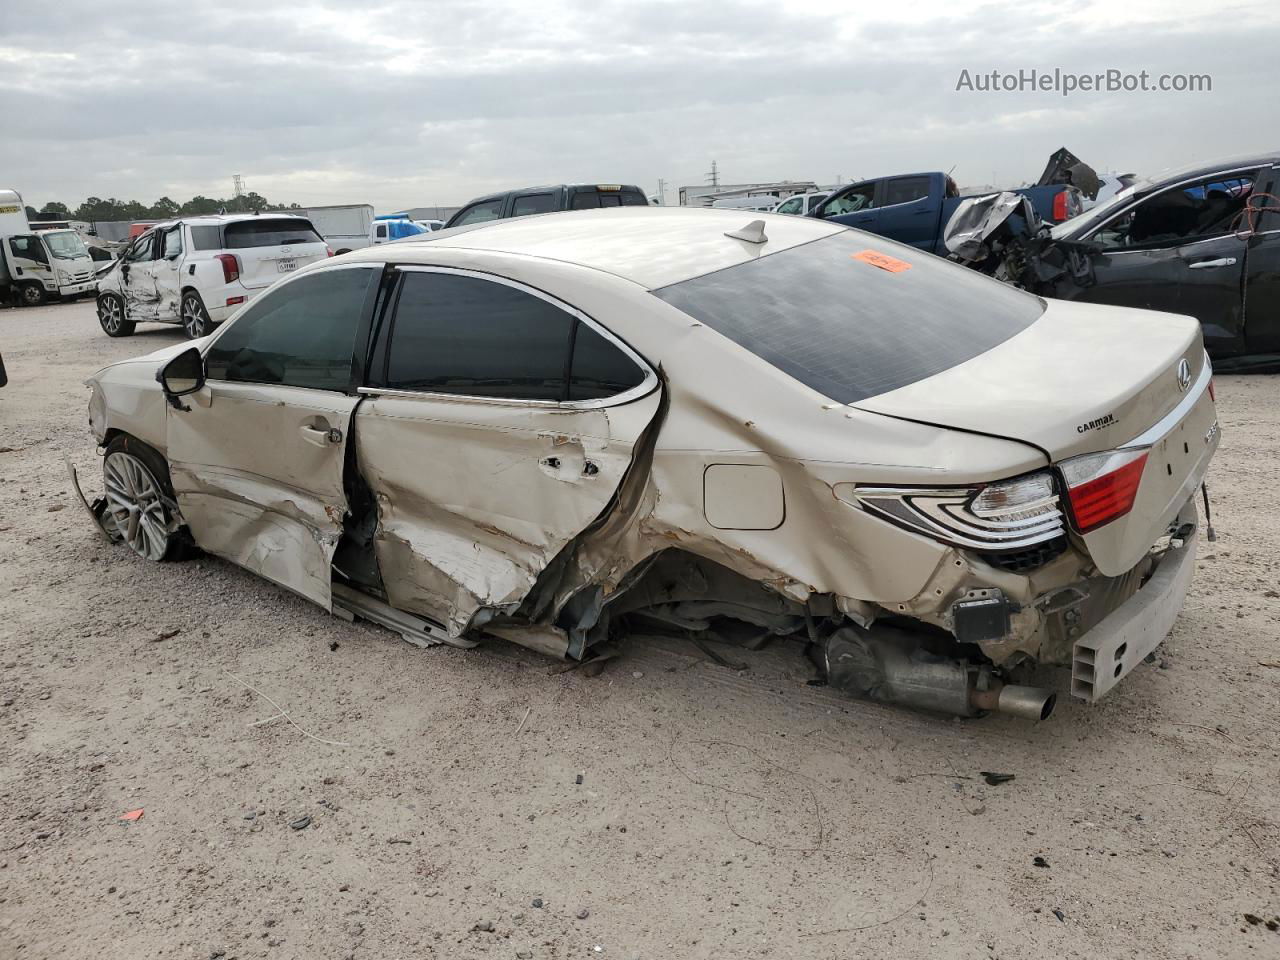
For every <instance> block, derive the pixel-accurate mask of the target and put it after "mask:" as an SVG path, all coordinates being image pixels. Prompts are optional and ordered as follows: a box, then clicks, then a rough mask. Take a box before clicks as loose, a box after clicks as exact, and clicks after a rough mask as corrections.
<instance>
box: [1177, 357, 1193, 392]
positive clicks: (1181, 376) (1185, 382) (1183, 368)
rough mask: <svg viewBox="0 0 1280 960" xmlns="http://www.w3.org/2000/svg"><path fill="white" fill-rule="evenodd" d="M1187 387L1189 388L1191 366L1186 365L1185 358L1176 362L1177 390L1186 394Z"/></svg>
mask: <svg viewBox="0 0 1280 960" xmlns="http://www.w3.org/2000/svg"><path fill="white" fill-rule="evenodd" d="M1189 386H1191V364H1189V363H1187V358H1186V357H1183V358H1182V359H1181V360H1179V361H1178V389H1179V390H1181V391H1182V392H1183V393H1186V392H1187V387H1189Z"/></svg>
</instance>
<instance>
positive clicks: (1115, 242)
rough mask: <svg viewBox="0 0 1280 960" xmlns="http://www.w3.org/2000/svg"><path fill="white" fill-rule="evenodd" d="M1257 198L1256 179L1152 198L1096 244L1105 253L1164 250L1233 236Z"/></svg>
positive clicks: (1213, 181) (1211, 183)
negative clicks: (1247, 206) (1128, 249)
mask: <svg viewBox="0 0 1280 960" xmlns="http://www.w3.org/2000/svg"><path fill="white" fill-rule="evenodd" d="M1252 192H1253V175H1252V174H1248V175H1243V176H1234V177H1230V178H1223V177H1217V178H1209V179H1207V180H1202V181H1201V182H1199V183H1194V184H1190V185H1188V186H1186V187H1180V188H1178V189H1176V190H1165V191H1164V192H1163V193H1157V194H1155V195H1154V196H1151V197H1147V198H1146V199H1145V200H1143V201H1141V202H1140V203H1139V204H1138V205H1137V206H1136V207H1134V208H1133V209H1131V210H1129V211H1128V212H1127V213H1124V214H1121V215H1120V216H1119V217H1117V218H1116V219H1114V220H1112V221H1111V222H1110V223H1108V224H1106V225H1105V226H1104V227H1103V228H1102V229H1101V230H1099V231H1098V232H1097V233H1096V234H1094V236H1093V237H1092V238H1091V239H1092V240H1093V241H1094V242H1096V243H1098V244H1101V245H1102V247H1103V248H1104V249H1109V250H1116V249H1124V248H1126V247H1161V246H1173V245H1175V244H1179V243H1185V242H1187V241H1189V240H1199V239H1205V238H1207V237H1216V236H1222V235H1224V234H1227V233H1230V232H1231V230H1232V229H1233V228H1234V227H1235V226H1236V224H1237V223H1238V219H1239V217H1240V214H1241V213H1242V211H1243V210H1244V208H1245V204H1247V203H1248V202H1249V197H1250V195H1251V194H1252Z"/></svg>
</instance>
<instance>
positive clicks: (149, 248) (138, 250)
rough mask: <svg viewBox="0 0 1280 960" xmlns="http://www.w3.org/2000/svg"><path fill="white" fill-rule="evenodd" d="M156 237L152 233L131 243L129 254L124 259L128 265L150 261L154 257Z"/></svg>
mask: <svg viewBox="0 0 1280 960" xmlns="http://www.w3.org/2000/svg"><path fill="white" fill-rule="evenodd" d="M155 249H156V235H155V234H154V233H146V234H143V235H142V236H140V237H139V238H138V239H137V240H135V241H134V242H133V246H132V247H130V248H129V252H128V253H126V254H125V256H124V258H125V260H127V261H128V262H129V263H140V262H142V261H144V260H152V259H154V257H155Z"/></svg>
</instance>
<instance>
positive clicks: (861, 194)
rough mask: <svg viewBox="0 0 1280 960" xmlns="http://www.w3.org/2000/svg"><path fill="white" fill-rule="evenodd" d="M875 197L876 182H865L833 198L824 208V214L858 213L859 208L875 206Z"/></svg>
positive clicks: (864, 208)
mask: <svg viewBox="0 0 1280 960" xmlns="http://www.w3.org/2000/svg"><path fill="white" fill-rule="evenodd" d="M875 199H876V185H875V183H874V182H872V183H864V184H862V185H861V186H858V187H855V188H853V189H852V190H850V191H849V192H848V193H845V194H841V195H840V196H838V197H836V198H835V199H833V200H832V201H831V202H830V203H828V204H827V205H826V207H824V208H823V210H822V215H823V216H824V217H838V216H841V215H843V214H846V213H857V212H858V211H859V210H870V209H872V208H873V207H874V206H875Z"/></svg>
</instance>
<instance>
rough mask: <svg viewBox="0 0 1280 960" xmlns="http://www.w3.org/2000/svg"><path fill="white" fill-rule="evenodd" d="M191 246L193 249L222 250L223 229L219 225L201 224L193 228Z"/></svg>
mask: <svg viewBox="0 0 1280 960" xmlns="http://www.w3.org/2000/svg"><path fill="white" fill-rule="evenodd" d="M191 248H192V249H193V250H221V249H222V230H221V229H220V228H219V227H214V226H209V225H208V224H201V225H199V226H193V227H192V228H191Z"/></svg>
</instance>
